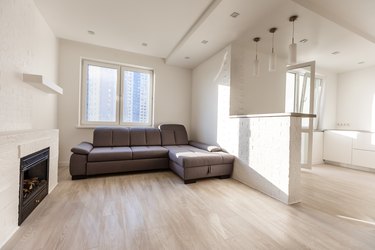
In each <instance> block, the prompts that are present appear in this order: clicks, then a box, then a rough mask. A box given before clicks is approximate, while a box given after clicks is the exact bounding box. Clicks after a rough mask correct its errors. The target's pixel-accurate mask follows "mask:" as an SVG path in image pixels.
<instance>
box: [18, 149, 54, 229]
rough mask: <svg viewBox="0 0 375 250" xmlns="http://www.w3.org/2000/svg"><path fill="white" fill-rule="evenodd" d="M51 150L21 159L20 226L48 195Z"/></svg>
mask: <svg viewBox="0 0 375 250" xmlns="http://www.w3.org/2000/svg"><path fill="white" fill-rule="evenodd" d="M48 172H49V148H45V149H42V150H40V151H38V152H35V153H33V154H30V155H27V156H25V157H23V158H21V166H20V193H19V214H18V225H21V224H22V222H23V221H24V220H25V219H26V218H27V216H29V215H30V214H31V212H32V211H33V210H34V209H35V208H36V207H37V206H38V205H39V203H40V202H41V201H42V200H43V199H44V197H46V196H47V194H48Z"/></svg>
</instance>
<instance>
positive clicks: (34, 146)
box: [0, 129, 59, 248]
mask: <svg viewBox="0 0 375 250" xmlns="http://www.w3.org/2000/svg"><path fill="white" fill-rule="evenodd" d="M58 143H59V131H58V130H57V129H50V130H26V131H15V132H2V133H0V225H1V227H0V248H1V247H2V246H3V245H4V243H5V242H6V241H7V240H8V239H9V238H10V237H11V236H12V235H13V233H14V232H15V231H16V230H17V229H18V205H19V204H18V203H19V178H20V176H19V174H20V158H22V157H24V156H26V155H29V154H31V153H34V152H37V151H39V150H41V149H44V148H48V147H49V148H50V157H49V187H48V189H49V192H51V191H52V190H53V189H54V188H55V187H56V185H57V170H58V169H57V167H58Z"/></svg>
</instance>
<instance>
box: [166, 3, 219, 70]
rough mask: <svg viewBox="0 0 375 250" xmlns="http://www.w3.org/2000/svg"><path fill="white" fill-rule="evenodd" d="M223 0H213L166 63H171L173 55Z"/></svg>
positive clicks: (170, 54) (173, 50)
mask: <svg viewBox="0 0 375 250" xmlns="http://www.w3.org/2000/svg"><path fill="white" fill-rule="evenodd" d="M221 1H222V0H212V1H211V3H210V4H209V5H208V7H207V8H206V9H205V10H204V11H203V13H202V15H200V16H199V17H198V19H197V20H196V21H195V22H194V24H193V25H192V26H191V27H190V29H189V30H188V31H187V32H186V34H185V35H184V36H183V37H182V38H181V40H180V41H179V42H178V43H177V44H176V46H175V47H174V48H173V49H172V51H171V52H170V53H169V55H168V56H167V58H166V59H165V63H166V64H169V61H170V58H171V56H172V55H173V54H174V53H175V52H176V51H177V50H179V49H180V48H181V47H182V46H183V45H184V44H185V43H186V42H187V40H188V39H189V38H190V37H191V36H192V35H193V34H194V32H195V31H196V30H197V29H198V28H199V27H200V26H201V25H202V23H203V22H204V21H205V20H206V19H207V17H209V16H210V14H211V13H212V12H213V11H214V10H215V9H216V7H217V6H218V5H219V4H220V3H221Z"/></svg>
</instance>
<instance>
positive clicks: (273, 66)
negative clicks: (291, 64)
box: [268, 27, 277, 71]
mask: <svg viewBox="0 0 375 250" xmlns="http://www.w3.org/2000/svg"><path fill="white" fill-rule="evenodd" d="M276 30H277V28H275V27H274V28H271V29H270V30H269V32H270V33H272V50H271V54H270V59H269V64H268V70H269V71H275V70H276V53H275V43H274V38H275V32H276Z"/></svg>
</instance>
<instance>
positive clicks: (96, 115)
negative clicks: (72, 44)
mask: <svg viewBox="0 0 375 250" xmlns="http://www.w3.org/2000/svg"><path fill="white" fill-rule="evenodd" d="M152 93H153V72H152V70H145V69H141V68H135V67H127V66H121V65H116V64H109V63H102V62H95V61H89V60H83V68H82V98H81V124H83V125H129V126H132V125H134V126H136V125H141V126H142V125H144V126H147V125H151V124H152Z"/></svg>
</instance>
